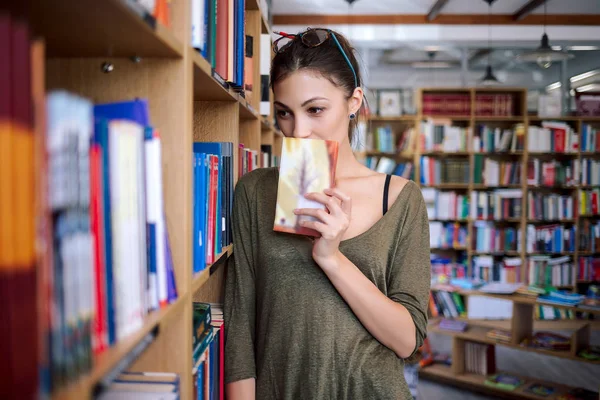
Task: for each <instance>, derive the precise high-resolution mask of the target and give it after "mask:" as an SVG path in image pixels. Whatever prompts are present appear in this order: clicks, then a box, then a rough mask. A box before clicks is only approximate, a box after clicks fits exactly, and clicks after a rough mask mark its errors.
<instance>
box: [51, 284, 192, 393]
mask: <svg viewBox="0 0 600 400" xmlns="http://www.w3.org/2000/svg"><path fill="white" fill-rule="evenodd" d="M185 296H187V295H184V296H183V297H179V298H177V300H176V301H175V302H174V303H172V304H170V305H168V306H167V307H165V308H163V309H160V310H157V311H154V312H152V313H150V314H148V315H147V316H146V318H145V319H144V324H143V326H142V328H141V329H139V330H138V331H136V332H134V333H132V334H131V335H129V336H128V337H126V338H125V339H123V340H121V341H120V342H117V343H116V344H115V345H114V346H112V347H111V348H109V349H107V350H106V351H104V352H103V353H102V354H100V355H99V356H97V357H96V358H95V359H94V367H93V369H92V371H91V372H90V373H89V374H87V375H84V376H82V377H81V378H80V379H79V380H78V381H76V382H74V383H73V384H71V385H69V386H66V387H64V388H62V389H59V390H58V391H57V392H55V393H54V394H53V395H52V399H53V400H59V399H60V400H63V399H73V400H75V399H83V398H88V397H91V393H92V390H93V388H94V386H95V385H96V384H97V383H98V382H99V381H100V380H101V379H102V378H103V377H104V376H105V375H107V374H108V373H109V372H110V371H111V370H112V369H113V368H115V367H116V365H117V364H118V363H119V362H120V361H121V360H122V359H123V358H124V357H125V356H126V355H127V354H128V353H129V352H131V350H132V349H133V348H134V347H135V346H136V345H137V344H138V343H140V341H141V340H142V339H143V338H144V337H145V336H146V335H147V334H148V333H150V332H151V331H152V330H153V329H154V328H156V327H157V326H158V324H159V323H160V322H161V321H164V320H165V319H167V317H168V316H169V315H171V314H173V313H175V312H176V311H177V309H179V308H180V307H181V306H182V305H183V304H184V302H185V301H186V297H185ZM159 335H160V332H159Z"/></svg>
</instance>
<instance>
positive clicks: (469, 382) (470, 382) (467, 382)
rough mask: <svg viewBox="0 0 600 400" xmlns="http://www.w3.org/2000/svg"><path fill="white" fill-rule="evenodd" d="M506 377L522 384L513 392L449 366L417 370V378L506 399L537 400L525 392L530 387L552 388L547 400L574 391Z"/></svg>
mask: <svg viewBox="0 0 600 400" xmlns="http://www.w3.org/2000/svg"><path fill="white" fill-rule="evenodd" d="M506 376H507V377H513V378H517V379H519V378H520V379H522V380H523V382H524V383H523V384H521V385H520V386H519V387H517V388H515V389H513V390H505V389H501V388H499V387H494V386H491V385H488V384H486V379H487V377H486V376H485V375H479V374H474V373H455V372H453V370H452V367H451V366H447V365H443V364H433V365H429V366H427V367H425V368H422V369H420V370H419V377H421V378H423V379H430V380H433V381H437V382H441V383H447V384H451V385H454V386H458V387H462V388H465V389H467V390H471V391H476V392H479V393H483V394H487V395H493V396H499V397H501V398H506V399H531V400H539V399H540V396H539V395H538V394H535V393H531V392H528V391H526V389H527V388H529V387H530V386H531V385H535V384H537V385H541V386H544V387H549V388H554V390H555V392H554V393H553V394H551V395H550V396H548V397H545V398H547V399H549V400H552V399H558V398H559V396H560V395H562V394H566V393H569V392H570V391H571V390H573V389H575V388H573V387H570V386H566V385H559V384H556V383H551V382H545V381H542V380H538V379H534V378H528V377H524V376H520V375H515V374H512V373H506Z"/></svg>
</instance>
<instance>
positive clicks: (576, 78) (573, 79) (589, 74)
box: [570, 69, 600, 82]
mask: <svg viewBox="0 0 600 400" xmlns="http://www.w3.org/2000/svg"><path fill="white" fill-rule="evenodd" d="M597 74H600V69H595V70H593V71H588V72H584V73H583V74H579V75H575V76H572V77H571V79H570V81H571V82H577V81H581V80H583V79H587V78H591V77H592V76H594V75H597Z"/></svg>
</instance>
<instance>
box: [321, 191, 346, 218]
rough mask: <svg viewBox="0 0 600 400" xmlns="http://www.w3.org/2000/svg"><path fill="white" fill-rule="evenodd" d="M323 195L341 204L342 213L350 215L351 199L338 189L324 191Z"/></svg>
mask: <svg viewBox="0 0 600 400" xmlns="http://www.w3.org/2000/svg"><path fill="white" fill-rule="evenodd" d="M324 192H325V194H328V195H330V196H334V197H336V198H337V199H339V200H340V202H341V207H342V211H343V212H345V213H346V214H348V215H350V212H351V211H352V198H351V197H350V196H348V195H347V194H346V193H344V192H342V191H341V190H340V189H338V188H331V189H325V190H324Z"/></svg>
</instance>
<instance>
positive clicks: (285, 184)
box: [273, 138, 338, 237]
mask: <svg viewBox="0 0 600 400" xmlns="http://www.w3.org/2000/svg"><path fill="white" fill-rule="evenodd" d="M337 157H338V143H337V142H335V141H330V140H319V139H299V138H284V139H283V145H282V149H281V162H280V167H279V182H278V186H277V205H276V209H275V221H274V225H273V229H274V230H275V231H279V232H288V233H293V234H299V235H308V236H315V237H319V236H320V234H319V233H318V232H317V231H315V230H313V229H309V228H305V227H302V226H300V225H299V223H300V221H301V220H302V219H303V218H306V219H309V220H312V219H313V218H312V217H309V216H297V215H295V214H294V209H296V208H324V207H325V206H323V205H322V204H321V203H318V202H315V201H312V200H308V199H306V198H305V197H304V196H305V195H306V194H307V193H311V192H322V191H323V190H325V189H327V188H332V187H333V186H334V182H335V169H336V165H337Z"/></svg>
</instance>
